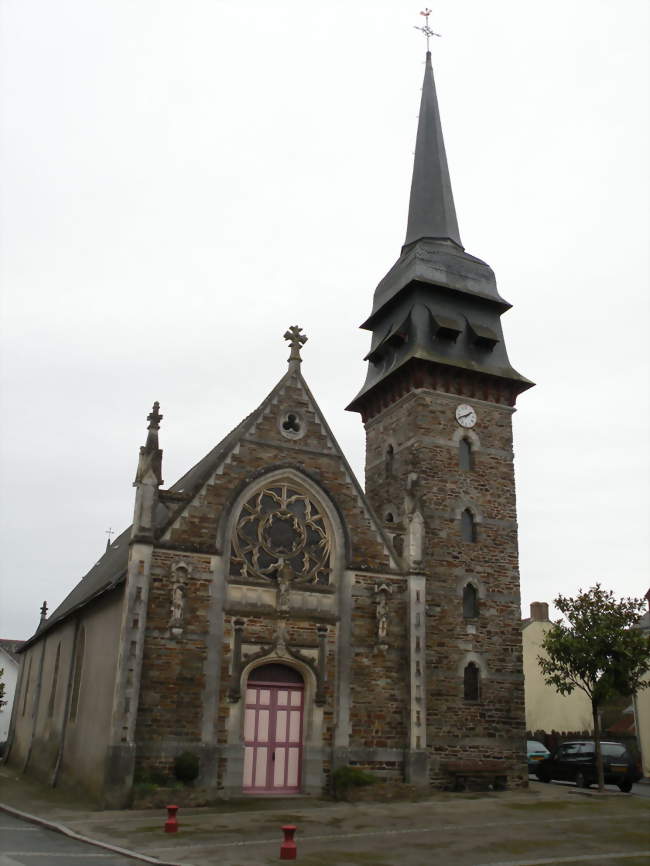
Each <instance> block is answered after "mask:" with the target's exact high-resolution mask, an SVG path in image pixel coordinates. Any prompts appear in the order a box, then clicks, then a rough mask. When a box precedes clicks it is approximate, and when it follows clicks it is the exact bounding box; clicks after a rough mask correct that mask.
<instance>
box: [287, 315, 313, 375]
mask: <svg viewBox="0 0 650 866" xmlns="http://www.w3.org/2000/svg"><path fill="white" fill-rule="evenodd" d="M301 331H302V328H301V327H300V326H299V325H291V327H290V328H289V329H288V330H287V331H286V332H285V334H284V339H285V340H287V341H288V343H289V346H290V347H291V352H290V354H289V357H288V358H287V360H288V362H289V370H299V369H300V365H301V364H302V358H301V357H300V349H301V348H302V346H304V345H305V343H306V342H307V339H308V337H307V335H306V334H301V333H300V332H301Z"/></svg>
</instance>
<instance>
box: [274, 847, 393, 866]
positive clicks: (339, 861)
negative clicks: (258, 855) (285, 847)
mask: <svg viewBox="0 0 650 866" xmlns="http://www.w3.org/2000/svg"><path fill="white" fill-rule="evenodd" d="M388 856H391V857H392V855H388V854H380V853H376V852H373V851H332V850H329V851H317V852H314V853H312V854H307V855H303V854H301V855H300V863H301V866H394V863H395V858H394V857H392V859H390V860H387V859H386V857H388ZM266 862H267V863H268V864H269V866H271V864H275V863H277V862H278V858H277V857H272V858H271V859H269V860H267V861H266Z"/></svg>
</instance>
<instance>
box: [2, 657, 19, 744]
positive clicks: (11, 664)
mask: <svg viewBox="0 0 650 866" xmlns="http://www.w3.org/2000/svg"><path fill="white" fill-rule="evenodd" d="M3 668H4V673H3V674H2V682H3V683H4V687H5V694H4V698H3V700H5V701H6V702H7V703H6V704H5V705H4V706H3V707H0V743H4V741H5V740H6V739H7V736H8V734H9V722H10V721H11V709H12V707H13V705H14V695H15V694H16V682H17V680H18V663H17V662H16V661H14V659H13V658H12V657H11V656H10V655H9V653H7V652H5V651H4V650H3V649H2V647H0V670H2V669H3Z"/></svg>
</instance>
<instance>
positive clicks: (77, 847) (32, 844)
mask: <svg viewBox="0 0 650 866" xmlns="http://www.w3.org/2000/svg"><path fill="white" fill-rule="evenodd" d="M138 862H141V861H138V860H133V859H132V858H131V857H122V856H119V855H117V854H112V853H111V852H110V851H106V850H105V849H102V848H97V847H95V846H94V845H88V844H87V843H86V842H78V841H77V840H76V839H69V838H68V837H67V836H64V835H62V834H61V833H55V832H54V831H53V830H45V829H44V828H43V827H38V826H37V825H36V824H30V823H28V822H27V821H22V820H21V819H20V818H14V816H13V815H8V814H7V813H6V812H0V866H135V864H137V863H138Z"/></svg>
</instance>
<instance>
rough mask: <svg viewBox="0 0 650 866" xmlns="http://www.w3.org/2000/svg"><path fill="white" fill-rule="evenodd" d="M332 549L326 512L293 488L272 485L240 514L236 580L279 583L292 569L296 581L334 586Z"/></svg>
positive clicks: (234, 546) (232, 571)
mask: <svg viewBox="0 0 650 866" xmlns="http://www.w3.org/2000/svg"><path fill="white" fill-rule="evenodd" d="M331 547H332V546H331V541H330V532H329V530H328V526H327V522H326V519H325V517H324V515H323V513H322V510H321V508H320V506H318V505H317V504H316V503H315V502H314V501H313V500H312V499H311V498H310V497H309V496H308V495H307V494H306V493H305V492H304V491H302V490H299V489H298V488H297V487H294V486H293V485H292V484H288V483H284V482H277V483H273V484H269V486H268V487H264V488H263V489H262V490H258V491H257V492H256V493H255V494H253V495H252V496H251V497H250V498H249V499H248V501H247V502H245V503H244V506H243V508H242V510H241V512H240V514H239V518H238V520H237V523H236V524H235V528H234V531H233V535H232V555H231V558H230V574H231V575H233V576H238V577H248V578H258V579H259V578H262V579H266V580H272V581H276V580H277V579H278V576H279V574H280V570H281V569H283V568H284V569H285V570H286V569H287V568H288V569H289V570H290V572H289V573H290V575H291V577H290V579H291V580H292V581H293V580H295V581H299V582H304V583H319V584H328V583H329V580H330V558H331V552H332V551H331Z"/></svg>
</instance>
